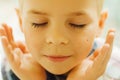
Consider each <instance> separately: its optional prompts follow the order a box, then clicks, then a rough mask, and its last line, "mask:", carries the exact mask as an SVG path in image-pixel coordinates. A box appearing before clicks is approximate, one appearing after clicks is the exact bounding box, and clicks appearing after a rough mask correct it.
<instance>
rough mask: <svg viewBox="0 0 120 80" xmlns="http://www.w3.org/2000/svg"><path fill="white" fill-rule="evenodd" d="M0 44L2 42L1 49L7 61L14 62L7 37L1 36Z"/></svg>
mask: <svg viewBox="0 0 120 80" xmlns="http://www.w3.org/2000/svg"><path fill="white" fill-rule="evenodd" d="M1 42H2V45H3V49H4V52H5V54H6V57H7V59H8V60H9V61H10V62H12V61H14V55H13V54H12V53H11V49H12V48H11V45H10V44H9V42H8V39H7V37H5V36H2V37H1Z"/></svg>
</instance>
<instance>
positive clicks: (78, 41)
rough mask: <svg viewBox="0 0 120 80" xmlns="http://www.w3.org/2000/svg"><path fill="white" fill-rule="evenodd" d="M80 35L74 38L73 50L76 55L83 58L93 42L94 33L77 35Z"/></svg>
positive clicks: (87, 53)
mask: <svg viewBox="0 0 120 80" xmlns="http://www.w3.org/2000/svg"><path fill="white" fill-rule="evenodd" d="M79 36H80V37H76V38H74V40H73V41H74V42H73V45H74V50H75V51H76V53H77V54H78V56H81V57H82V58H85V57H86V56H88V55H89V53H90V51H91V49H92V46H93V43H94V35H92V34H84V36H82V35H79Z"/></svg>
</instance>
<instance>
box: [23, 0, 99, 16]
mask: <svg viewBox="0 0 120 80" xmlns="http://www.w3.org/2000/svg"><path fill="white" fill-rule="evenodd" d="M23 3H24V4H23V10H24V11H27V12H29V11H34V12H35V11H43V12H46V13H49V14H58V15H62V14H67V13H70V12H77V13H78V11H81V12H83V13H84V12H87V13H89V14H90V13H91V14H92V13H93V12H96V11H97V8H96V7H97V6H96V5H97V4H96V0H24V2H23Z"/></svg>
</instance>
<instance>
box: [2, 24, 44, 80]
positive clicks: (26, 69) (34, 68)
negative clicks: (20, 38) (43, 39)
mask: <svg viewBox="0 0 120 80" xmlns="http://www.w3.org/2000/svg"><path fill="white" fill-rule="evenodd" d="M0 36H1V41H2V45H3V49H4V52H5V54H6V57H7V59H8V62H9V63H10V66H11V68H12V70H13V71H14V73H15V74H16V75H17V76H18V77H19V78H20V79H21V80H46V73H45V71H44V69H43V68H42V67H41V66H40V64H38V63H37V62H36V61H35V60H34V59H33V58H32V56H31V54H30V53H29V52H28V50H27V48H26V46H25V45H24V44H23V43H22V42H15V41H14V39H13V35H12V28H11V27H9V26H7V25H6V24H3V25H2V27H0Z"/></svg>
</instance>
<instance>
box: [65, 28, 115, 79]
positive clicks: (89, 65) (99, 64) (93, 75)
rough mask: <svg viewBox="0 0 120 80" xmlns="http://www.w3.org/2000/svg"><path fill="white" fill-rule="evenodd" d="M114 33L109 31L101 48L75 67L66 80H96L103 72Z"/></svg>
mask: <svg viewBox="0 0 120 80" xmlns="http://www.w3.org/2000/svg"><path fill="white" fill-rule="evenodd" d="M114 32H115V31H114V30H112V29H111V30H109V32H108V35H107V38H106V42H105V44H104V45H103V47H102V48H100V49H97V50H96V51H95V52H94V53H93V54H92V55H91V56H89V57H87V59H85V60H83V61H82V63H81V64H79V65H78V66H77V67H75V68H74V69H73V70H72V71H71V72H70V73H69V75H68V78H67V80H97V79H98V78H99V77H100V76H101V75H102V74H103V73H104V72H105V69H106V66H107V63H108V61H109V59H110V56H111V53H112V47H113V40H114Z"/></svg>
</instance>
